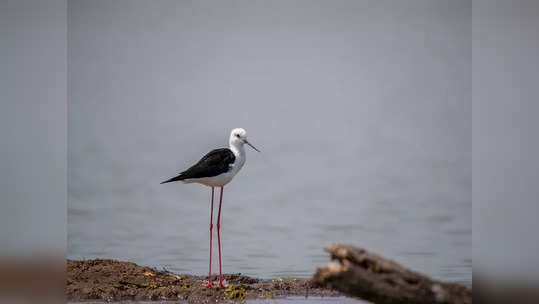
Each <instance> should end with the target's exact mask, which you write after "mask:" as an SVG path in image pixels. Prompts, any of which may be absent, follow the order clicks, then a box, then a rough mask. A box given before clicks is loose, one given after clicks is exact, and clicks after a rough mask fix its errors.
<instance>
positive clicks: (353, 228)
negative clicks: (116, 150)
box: [68, 134, 472, 283]
mask: <svg viewBox="0 0 539 304" xmlns="http://www.w3.org/2000/svg"><path fill="white" fill-rule="evenodd" d="M225 135H226V134H225ZM223 137H225V136H223ZM257 139H258V140H257ZM222 141H223V140H221V142H222ZM252 141H253V142H255V143H257V144H258V145H259V146H260V147H261V149H264V148H265V149H264V150H263V152H262V153H260V154H257V153H256V152H254V151H248V152H247V153H248V160H247V163H246V166H245V167H244V168H243V170H242V171H241V172H240V173H239V174H238V175H237V176H236V178H235V180H234V181H233V182H232V183H231V184H229V185H228V186H227V187H225V192H224V202H223V210H222V223H221V225H222V228H221V231H222V249H223V265H224V268H223V270H224V271H225V272H241V273H244V274H248V275H252V276H256V277H263V278H273V277H279V276H298V277H309V276H311V275H312V273H313V271H314V270H315V268H316V266H319V265H323V264H325V263H327V262H328V260H329V259H328V255H327V254H326V253H325V252H324V251H323V246H324V245H327V244H331V243H333V242H342V243H351V244H354V245H357V246H362V247H364V248H367V249H370V250H372V251H374V252H377V253H380V254H383V255H385V256H387V257H390V258H393V259H395V260H397V261H399V262H401V263H403V264H404V265H406V266H409V267H411V268H412V269H416V270H418V271H422V272H425V273H427V274H429V275H432V276H434V277H436V278H439V279H442V280H447V281H462V282H468V283H470V282H471V264H472V263H471V228H470V225H471V219H470V216H471V215H470V213H471V211H470V201H469V200H467V194H468V193H469V180H468V177H467V176H466V175H461V174H462V173H461V172H459V170H458V163H451V162H447V161H440V160H436V159H435V158H434V157H433V156H430V157H429V156H425V158H424V159H422V160H421V159H417V160H415V161H414V160H413V159H412V160H406V161H405V160H399V161H396V160H395V158H394V157H391V156H384V154H383V153H382V154H381V153H372V154H371V155H370V157H369V156H368V155H365V157H358V156H357V155H356V154H355V153H353V152H352V151H350V143H348V144H347V146H348V149H347V150H348V151H339V152H337V153H335V154H332V153H331V152H329V151H327V150H326V149H324V147H323V146H322V145H321V144H318V146H317V148H316V149H308V150H301V149H300V148H299V147H298V142H297V141H296V142H294V143H288V144H287V143H283V145H280V146H276V147H275V148H274V149H271V147H265V145H264V141H263V138H260V137H259V138H256V136H254V134H253V137H252ZM305 145H306V146H309V145H315V143H313V142H310V143H305ZM140 148H141V150H140V151H144V147H140ZM328 148H329V147H328ZM372 149H374V148H372ZM193 150H198V149H193ZM200 152H201V153H202V151H200ZM190 154H193V153H190ZM365 154H370V153H365ZM395 156H396V155H395ZM109 158H112V159H109ZM178 158H180V157H178ZM84 159H86V160H88V161H89V163H90V164H91V163H94V162H97V163H102V164H103V167H101V168H100V169H99V170H98V169H96V168H87V169H86V170H88V171H89V172H92V174H95V175H96V176H95V177H94V176H89V177H88V178H89V179H90V180H89V181H88V183H89V186H90V185H92V182H94V184H95V185H97V186H99V187H101V188H91V187H89V186H88V188H86V187H85V183H81V184H77V183H76V182H77V180H76V179H75V177H73V179H74V181H73V183H74V184H75V185H77V186H75V185H73V186H72V187H71V188H70V190H71V191H70V205H69V210H68V220H69V226H68V229H69V231H68V244H69V256H70V257H71V258H77V259H80V258H94V257H104V258H105V257H106V258H117V259H122V260H129V261H134V262H137V263H139V264H143V265H151V266H155V267H158V268H162V267H164V268H166V269H168V270H170V271H174V272H184V273H195V274H204V273H206V271H207V266H208V265H207V260H208V220H209V212H208V211H209V196H210V191H209V188H207V187H204V186H200V185H197V184H181V183H172V184H166V185H159V182H160V181H161V180H162V179H164V178H166V177H168V176H169V175H171V174H173V173H175V171H176V169H175V166H177V167H178V168H181V166H179V165H178V161H177V160H174V159H173V157H170V159H167V157H156V158H155V159H161V161H160V163H159V164H157V165H156V168H155V169H153V170H152V169H151V168H140V166H141V163H137V164H136V166H135V165H134V164H133V167H134V168H130V166H131V165H130V164H129V163H127V162H126V161H125V159H122V158H121V157H119V158H118V159H116V158H114V156H113V155H107V153H105V151H103V150H101V151H100V150H99V149H98V148H97V147H93V149H92V148H91V147H90V148H89V150H88V151H87V152H86V154H84ZM384 159H388V161H385V160H384ZM189 161H196V157H195V156H194V155H189V156H186V157H185V160H183V161H182V162H185V165H187V163H188V162H189ZM388 162H389V163H390V165H389V164H388ZM313 164H316V166H313ZM350 164H353V165H350ZM145 169H146V170H145ZM140 172H148V173H149V174H148V173H146V177H147V179H144V178H143V177H144V175H141V173H140ZM73 174H74V175H75V176H76V175H77V174H76V172H73ZM108 175H111V176H108ZM94 179H95V180H94ZM97 186H96V187H97ZM78 187H81V188H78ZM216 199H217V198H216ZM214 211H215V215H214V219H215V218H216V215H217V212H216V211H217V210H216V208H214ZM214 233H215V228H214ZM215 240H216V238H215V237H214V241H215ZM215 246H217V244H216V243H215V244H214V248H216V247H215ZM216 252H217V251H214V254H215V255H214V262H216V261H217V255H216ZM216 266H217V264H216V263H214V268H213V269H218V268H216Z"/></svg>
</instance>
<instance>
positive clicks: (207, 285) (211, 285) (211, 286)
mask: <svg viewBox="0 0 539 304" xmlns="http://www.w3.org/2000/svg"><path fill="white" fill-rule="evenodd" d="M202 286H203V287H206V288H214V287H215V286H214V285H213V284H212V283H210V282H208V283H206V284H202Z"/></svg>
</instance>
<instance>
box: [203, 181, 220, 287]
mask: <svg viewBox="0 0 539 304" xmlns="http://www.w3.org/2000/svg"><path fill="white" fill-rule="evenodd" d="M217 227H219V224H217ZM212 229H213V187H211V207H210V270H209V273H208V284H204V287H208V288H211V287H213V284H212V283H211V243H212V240H211V231H212Z"/></svg>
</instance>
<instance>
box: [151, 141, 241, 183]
mask: <svg viewBox="0 0 539 304" xmlns="http://www.w3.org/2000/svg"><path fill="white" fill-rule="evenodd" d="M235 160H236V156H234V153H232V151H230V149H228V148H221V149H215V150H212V151H210V152H209V153H208V154H206V155H204V157H202V159H200V160H199V161H198V162H197V163H196V164H194V165H193V166H191V168H189V169H187V170H185V171H183V172H182V173H180V174H179V175H178V176H175V177H173V178H171V179H168V180H166V181H164V182H161V184H165V183H170V182H175V181H181V180H184V179H190V178H202V177H212V176H217V175H219V174H221V173H225V172H228V170H230V165H231V164H233V163H234V161H235Z"/></svg>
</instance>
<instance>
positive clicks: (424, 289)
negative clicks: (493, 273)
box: [313, 244, 472, 304]
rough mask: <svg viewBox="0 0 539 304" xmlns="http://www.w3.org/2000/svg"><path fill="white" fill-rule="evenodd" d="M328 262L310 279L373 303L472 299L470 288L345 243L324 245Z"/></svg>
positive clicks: (439, 301) (461, 300)
mask: <svg viewBox="0 0 539 304" xmlns="http://www.w3.org/2000/svg"><path fill="white" fill-rule="evenodd" d="M325 250H326V251H327V252H329V253H330V254H331V259H332V260H336V261H338V263H336V262H331V263H329V264H328V265H327V266H325V267H319V268H318V269H317V270H316V273H315V274H314V276H313V283H314V284H316V285H318V286H325V287H330V288H334V289H337V290H339V291H342V292H344V293H346V294H348V295H351V296H356V297H359V298H362V299H365V300H368V301H372V302H374V303H382V304H389V303H391V304H393V303H417V304H423V303H425V304H426V303H429V304H430V303H451V304H457V303H462V304H466V303H472V290H471V289H470V288H468V287H465V286H462V285H460V284H456V283H444V282H439V281H435V280H432V279H430V278H428V277H427V276H425V275H422V274H420V273H417V272H414V271H411V270H408V269H406V268H404V267H402V266H401V265H399V264H397V263H395V262H393V261H391V260H388V259H385V258H383V257H381V256H378V255H376V254H373V253H370V252H368V251H366V250H364V249H361V248H356V247H353V246H348V245H339V244H337V245H332V246H328V247H326V248H325Z"/></svg>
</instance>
